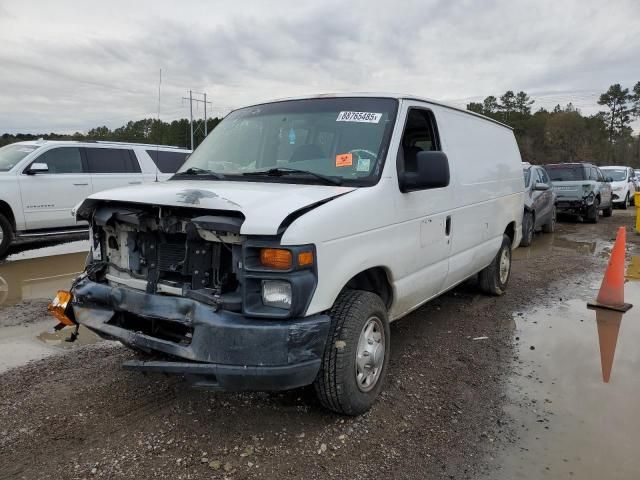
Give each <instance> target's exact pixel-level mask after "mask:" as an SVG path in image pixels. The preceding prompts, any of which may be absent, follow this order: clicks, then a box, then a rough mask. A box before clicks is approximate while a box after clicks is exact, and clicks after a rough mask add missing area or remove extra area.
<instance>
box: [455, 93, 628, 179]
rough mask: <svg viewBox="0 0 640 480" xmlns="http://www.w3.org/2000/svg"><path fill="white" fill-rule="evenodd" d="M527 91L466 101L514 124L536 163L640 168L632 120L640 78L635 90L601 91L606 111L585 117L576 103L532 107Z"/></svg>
mask: <svg viewBox="0 0 640 480" xmlns="http://www.w3.org/2000/svg"><path fill="white" fill-rule="evenodd" d="M533 104H534V100H533V99H532V98H531V97H530V96H529V95H528V94H527V93H526V92H522V91H521V92H518V93H514V92H513V91H511V90H509V91H507V92H505V93H504V95H502V96H500V97H499V98H497V97H495V96H492V95H490V96H488V97H487V98H485V99H484V100H483V101H482V102H471V103H469V104H467V110H471V111H473V112H476V113H480V114H482V115H486V116H487V117H490V118H493V119H494V120H497V121H500V122H502V123H505V124H507V125H509V126H510V127H512V128H513V130H514V133H515V136H516V139H517V141H518V146H519V147H520V154H521V155H522V159H523V161H526V162H530V163H533V164H545V163H560V162H579V161H585V162H593V163H596V164H598V165H629V166H633V167H635V168H640V135H636V136H633V132H632V129H631V126H630V125H631V122H632V121H633V120H634V119H638V118H640V82H638V83H636V84H635V86H634V87H633V88H631V89H629V88H623V87H622V86H621V85H620V84H614V85H611V86H610V87H609V89H608V90H607V91H606V92H604V93H602V94H601V95H600V98H599V99H598V105H601V106H602V107H604V108H603V110H601V111H600V112H598V113H596V114H594V115H589V116H585V115H582V113H581V112H580V110H578V109H577V108H575V106H574V105H573V104H572V103H568V104H567V105H565V106H561V105H556V106H555V108H554V109H553V110H551V111H549V110H547V109H545V108H540V109H538V110H537V111H535V112H532V106H533Z"/></svg>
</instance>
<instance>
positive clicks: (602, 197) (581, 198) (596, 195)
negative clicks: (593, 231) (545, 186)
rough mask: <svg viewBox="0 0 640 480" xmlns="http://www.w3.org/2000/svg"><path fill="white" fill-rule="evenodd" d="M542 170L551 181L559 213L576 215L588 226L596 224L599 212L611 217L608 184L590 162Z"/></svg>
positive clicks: (559, 165)
mask: <svg viewBox="0 0 640 480" xmlns="http://www.w3.org/2000/svg"><path fill="white" fill-rule="evenodd" d="M544 168H545V170H546V171H547V173H548V174H549V177H550V178H551V181H552V182H553V191H554V192H555V194H556V196H557V203H556V208H557V211H558V213H568V214H572V215H579V216H580V217H582V218H583V219H585V220H586V221H588V222H591V223H596V222H597V221H598V218H599V215H600V212H602V215H603V216H605V217H610V216H611V214H612V212H613V196H612V192H611V184H610V183H609V182H608V181H607V179H606V178H605V176H604V174H603V173H602V172H601V171H600V169H599V168H598V167H596V166H595V165H593V164H591V163H556V164H552V165H545V167H544Z"/></svg>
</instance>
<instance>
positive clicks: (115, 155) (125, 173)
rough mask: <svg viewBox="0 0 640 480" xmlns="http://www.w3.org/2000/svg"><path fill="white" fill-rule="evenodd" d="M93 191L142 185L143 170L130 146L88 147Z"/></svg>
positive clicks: (87, 154)
mask: <svg viewBox="0 0 640 480" xmlns="http://www.w3.org/2000/svg"><path fill="white" fill-rule="evenodd" d="M85 152H86V156H87V164H88V166H89V172H90V173H91V182H92V184H93V193H97V192H101V191H102V190H108V189H110V188H117V187H127V186H129V185H141V184H142V183H143V177H142V170H141V169H140V164H139V163H138V159H137V158H136V155H135V153H134V152H133V150H131V149H129V148H109V147H86V148H85Z"/></svg>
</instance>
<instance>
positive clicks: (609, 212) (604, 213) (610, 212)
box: [602, 205, 613, 217]
mask: <svg viewBox="0 0 640 480" xmlns="http://www.w3.org/2000/svg"><path fill="white" fill-rule="evenodd" d="M611 215H613V205H609V208H605V209H604V210H602V216H603V217H610V216H611Z"/></svg>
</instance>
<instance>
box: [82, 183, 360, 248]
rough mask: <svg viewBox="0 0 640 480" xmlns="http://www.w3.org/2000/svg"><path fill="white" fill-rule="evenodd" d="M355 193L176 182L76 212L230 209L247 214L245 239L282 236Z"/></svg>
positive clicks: (93, 200)
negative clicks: (305, 214) (301, 213)
mask: <svg viewBox="0 0 640 480" xmlns="http://www.w3.org/2000/svg"><path fill="white" fill-rule="evenodd" d="M353 190H355V187H341V186H328V185H300V184H287V183H266V182H229V181H207V180H196V181H193V180H192V181H175V180H172V181H168V182H162V183H152V184H148V185H136V186H133V187H124V188H115V189H113V190H105V191H102V192H99V193H95V194H93V195H91V196H90V197H88V198H87V199H86V200H84V201H83V202H82V203H81V204H80V205H79V206H78V207H77V208H76V209H74V210H76V214H77V216H78V218H88V217H89V216H90V214H91V212H92V211H93V210H94V209H95V208H96V206H97V205H98V204H103V203H104V202H126V203H128V204H138V205H157V206H168V207H187V208H195V209H202V210H229V211H236V212H241V213H242V214H243V215H244V217H245V220H244V223H243V224H242V228H241V230H240V233H241V234H243V235H276V234H277V233H278V230H279V228H280V225H281V224H282V222H283V221H284V220H285V219H286V218H287V217H288V216H289V215H291V214H292V213H294V212H296V211H298V210H300V209H303V208H306V207H311V206H314V205H317V204H320V203H324V202H326V201H329V200H331V199H333V198H335V197H338V196H340V195H344V194H346V193H349V192H351V191H353Z"/></svg>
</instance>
